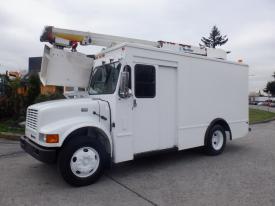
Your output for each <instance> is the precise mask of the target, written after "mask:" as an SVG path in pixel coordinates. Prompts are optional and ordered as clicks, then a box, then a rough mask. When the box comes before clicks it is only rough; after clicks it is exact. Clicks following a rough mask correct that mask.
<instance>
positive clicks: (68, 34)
mask: <svg viewBox="0 0 275 206" xmlns="http://www.w3.org/2000/svg"><path fill="white" fill-rule="evenodd" d="M40 41H41V42H49V43H51V44H53V45H54V46H55V47H58V48H64V47H66V48H72V51H76V46H77V43H79V44H80V45H82V46H87V45H95V46H102V47H107V48H109V47H112V46H114V45H116V44H120V43H124V42H128V43H136V44H143V45H148V46H153V47H157V48H163V49H168V50H171V51H176V52H184V53H190V54H196V55H203V56H208V57H213V58H218V59H226V52H225V51H223V50H221V49H212V48H206V47H203V46H201V47H195V46H191V45H187V44H177V43H173V42H167V41H158V42H154V41H148V40H141V39H133V38H127V37H119V36H112V35H106V34H97V33H91V32H83V31H76V30H68V29H60V28H55V27H52V26H47V27H45V29H44V31H43V33H42V35H41V37H40Z"/></svg>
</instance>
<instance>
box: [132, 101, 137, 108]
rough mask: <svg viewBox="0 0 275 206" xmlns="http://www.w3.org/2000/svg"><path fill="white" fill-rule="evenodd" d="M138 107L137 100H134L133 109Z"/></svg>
mask: <svg viewBox="0 0 275 206" xmlns="http://www.w3.org/2000/svg"><path fill="white" fill-rule="evenodd" d="M136 106H137V100H136V99H133V107H132V110H133V109H134V108H135V107H136Z"/></svg>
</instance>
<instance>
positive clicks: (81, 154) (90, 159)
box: [70, 147, 100, 178]
mask: <svg viewBox="0 0 275 206" xmlns="http://www.w3.org/2000/svg"><path fill="white" fill-rule="evenodd" d="M99 162H100V158H99V154H98V152H97V151H96V150H95V149H93V148H91V147H82V148H80V149H78V150H77V151H75V153H74V154H73V156H72V158H71V162H70V166H71V170H72V172H73V173H74V175H76V176H77V177H82V178H83V177H89V176H91V175H92V174H94V173H95V171H96V170H97V169H98V166H99Z"/></svg>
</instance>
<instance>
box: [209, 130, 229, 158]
mask: <svg viewBox="0 0 275 206" xmlns="http://www.w3.org/2000/svg"><path fill="white" fill-rule="evenodd" d="M225 145H226V135H225V129H224V128H223V127H222V126H221V125H214V126H213V127H212V128H210V130H209V132H208V135H207V137H206V140H205V146H204V147H205V151H206V153H207V154H209V155H218V154H221V153H222V152H223V150H224V148H225Z"/></svg>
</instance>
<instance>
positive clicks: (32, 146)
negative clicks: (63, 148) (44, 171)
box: [20, 136, 57, 163]
mask: <svg viewBox="0 0 275 206" xmlns="http://www.w3.org/2000/svg"><path fill="white" fill-rule="evenodd" d="M20 145H21V147H22V149H23V150H25V151H26V152H27V153H29V154H30V155H31V156H33V157H34V158H35V159H37V160H39V161H41V162H45V163H55V162H56V156H57V148H47V147H42V146H40V145H38V144H36V143H34V142H32V141H31V140H29V139H28V138H27V137H26V136H22V137H21V138H20Z"/></svg>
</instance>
